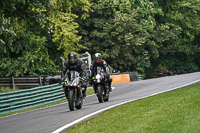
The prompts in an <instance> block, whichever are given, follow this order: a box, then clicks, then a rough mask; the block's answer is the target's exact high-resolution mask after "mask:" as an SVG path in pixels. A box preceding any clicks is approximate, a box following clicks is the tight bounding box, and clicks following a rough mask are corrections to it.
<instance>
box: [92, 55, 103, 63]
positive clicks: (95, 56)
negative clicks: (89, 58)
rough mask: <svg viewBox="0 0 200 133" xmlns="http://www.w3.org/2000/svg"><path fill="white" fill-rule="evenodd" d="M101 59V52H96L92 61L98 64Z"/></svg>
mask: <svg viewBox="0 0 200 133" xmlns="http://www.w3.org/2000/svg"><path fill="white" fill-rule="evenodd" d="M101 60H102V57H101V54H100V53H96V54H95V55H94V62H95V63H98V64H99V63H100V62H101Z"/></svg>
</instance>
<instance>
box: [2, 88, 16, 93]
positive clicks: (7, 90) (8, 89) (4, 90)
mask: <svg viewBox="0 0 200 133" xmlns="http://www.w3.org/2000/svg"><path fill="white" fill-rule="evenodd" d="M18 90H19V89H10V88H7V87H0V93H4V92H10V91H18Z"/></svg>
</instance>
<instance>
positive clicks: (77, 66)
mask: <svg viewBox="0 0 200 133" xmlns="http://www.w3.org/2000/svg"><path fill="white" fill-rule="evenodd" d="M67 70H69V71H77V72H78V73H80V77H81V78H83V62H82V61H81V60H80V59H77V61H76V62H75V63H73V64H72V63H71V62H70V61H69V60H68V61H65V62H64V65H63V69H62V73H61V80H63V78H64V77H65V74H66V71H67ZM81 88H82V92H83V96H84V97H86V88H87V86H86V83H84V82H82V83H81Z"/></svg>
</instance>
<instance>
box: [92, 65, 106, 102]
mask: <svg viewBox="0 0 200 133" xmlns="http://www.w3.org/2000/svg"><path fill="white" fill-rule="evenodd" d="M106 80H107V78H106V74H105V72H104V71H103V70H101V68H99V67H97V74H96V75H95V76H94V78H93V88H94V91H95V93H96V95H97V97H98V101H99V103H102V102H107V101H108V100H109V94H110V93H109V86H108V82H107V81H106Z"/></svg>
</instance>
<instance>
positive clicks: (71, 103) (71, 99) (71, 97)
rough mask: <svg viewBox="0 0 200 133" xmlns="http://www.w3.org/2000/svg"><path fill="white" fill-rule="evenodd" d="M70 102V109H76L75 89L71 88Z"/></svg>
mask: <svg viewBox="0 0 200 133" xmlns="http://www.w3.org/2000/svg"><path fill="white" fill-rule="evenodd" d="M68 104H69V110H70V111H73V110H74V106H75V100H74V90H73V89H71V90H70V91H69V101H68Z"/></svg>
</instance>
